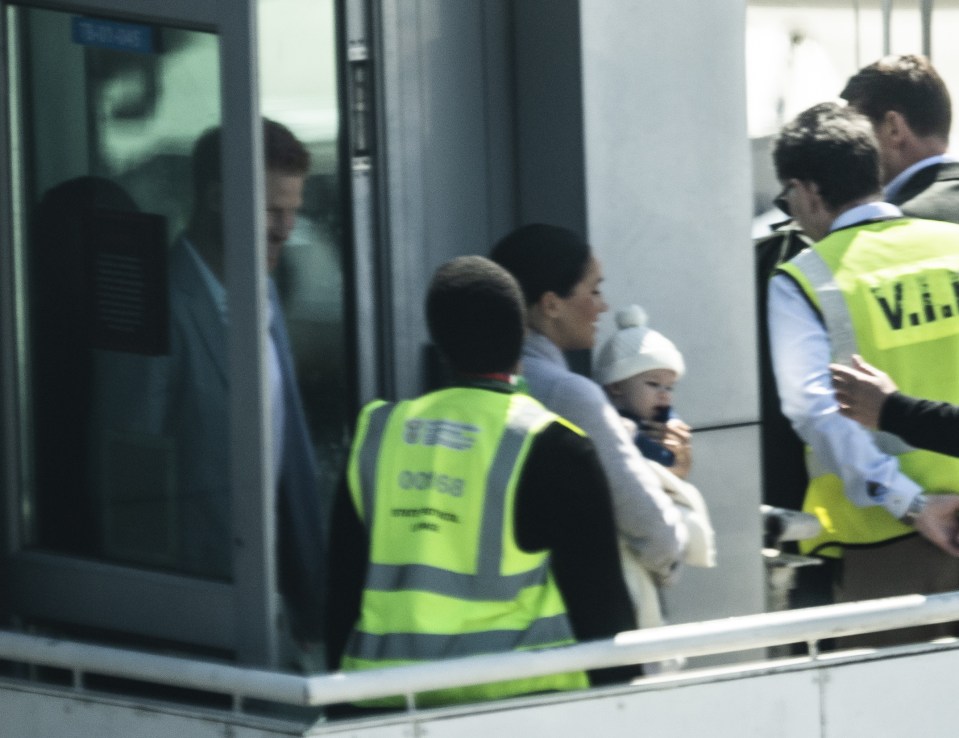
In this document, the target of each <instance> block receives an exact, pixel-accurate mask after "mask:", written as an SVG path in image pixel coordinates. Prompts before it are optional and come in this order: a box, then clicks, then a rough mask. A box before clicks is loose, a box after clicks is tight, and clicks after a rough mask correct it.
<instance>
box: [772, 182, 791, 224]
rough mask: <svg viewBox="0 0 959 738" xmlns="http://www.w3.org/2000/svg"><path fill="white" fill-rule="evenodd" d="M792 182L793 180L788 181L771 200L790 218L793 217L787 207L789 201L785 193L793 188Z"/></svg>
mask: <svg viewBox="0 0 959 738" xmlns="http://www.w3.org/2000/svg"><path fill="white" fill-rule="evenodd" d="M793 184H794V183H793V182H790V183H789V184H788V185H786V186H785V187H783V191H782V192H780V193H779V194H778V195H776V199H775V200H773V205H775V206H776V207H777V208H779V209H780V210H782V211H783V212H784V213H785V214H786V215H788V216H789V217H790V218H791V217H793V214H792V211H791V210H790V208H789V201H788V200H787V199H786V195H788V194H789V190H791V189H792V188H793Z"/></svg>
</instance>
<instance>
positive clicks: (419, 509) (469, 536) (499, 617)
mask: <svg viewBox="0 0 959 738" xmlns="http://www.w3.org/2000/svg"><path fill="white" fill-rule="evenodd" d="M558 419H559V418H558V416H556V415H554V414H553V413H551V412H549V411H548V410H546V408H544V407H543V406H542V405H541V404H540V403H539V402H537V401H536V400H534V399H533V398H531V397H529V396H528V395H525V394H521V393H513V394H508V393H502V392H494V391H489V390H484V389H476V388H453V389H446V390H440V391H438V392H433V393H430V394H427V395H425V396H423V397H420V398H417V399H414V400H409V401H405V402H400V403H398V404H396V405H392V404H388V403H384V402H374V403H371V404H369V405H367V406H366V407H365V408H364V409H363V411H362V412H361V414H360V420H359V423H358V427H357V435H356V439H355V441H354V444H353V448H352V451H351V455H350V461H349V466H348V475H349V476H348V481H349V488H350V494H351V497H352V500H353V504H354V505H355V507H356V510H357V512H358V514H359V517H360V519H361V520H363V522H364V524H365V526H366V528H367V530H368V531H369V536H370V555H369V565H368V570H367V574H366V583H365V587H364V591H363V596H362V602H361V606H360V616H359V619H358V622H357V623H356V626H355V627H354V630H353V632H352V634H351V636H350V639H349V641H348V643H347V646H346V651H345V654H344V657H343V660H342V664H341V666H342V668H343V669H344V670H360V669H371V668H378V667H384V666H390V665H399V664H409V663H418V662H427V661H435V660H439V659H444V658H453V657H457V656H468V655H475V654H481V653H494V652H503V651H514V650H525V649H535V648H543V647H546V646H554V645H563V644H569V643H572V642H573V635H572V631H571V629H570V625H569V620H568V618H567V615H566V607H565V605H564V603H563V598H562V596H561V594H560V592H559V589H558V588H557V586H556V583H555V582H554V580H553V576H552V573H551V571H550V566H549V555H548V553H545V552H540V553H527V552H525V551H523V550H522V549H520V547H519V545H518V544H517V543H516V538H515V535H514V517H513V511H514V500H515V494H516V487H517V482H518V479H519V476H520V473H521V471H522V468H523V464H524V461H525V459H526V456H527V453H528V452H529V448H530V445H531V443H532V440H533V438H534V436H535V435H536V434H537V433H539V432H540V431H541V430H543V429H544V428H545V427H546V426H547V425H549V424H550V423H551V422H553V421H555V420H558ZM586 686H588V681H587V678H586V675H585V674H583V673H572V674H558V675H552V676H545V677H539V678H530V679H518V680H513V681H509V682H499V683H494V684H485V685H477V686H473V687H463V688H456V689H444V690H440V691H436V692H430V693H426V694H422V695H418V696H417V702H418V703H421V704H425V705H431V704H433V705H435V704H449V703H460V702H468V701H474V700H483V699H494V698H499V697H507V696H512V695H520V694H528V693H532V692H542V691H552V690H563V689H576V688H581V687H586ZM363 704H364V705H367V706H399V705H401V704H402V700H401V699H400V698H388V699H384V700H377V701H375V702H365V703H363Z"/></svg>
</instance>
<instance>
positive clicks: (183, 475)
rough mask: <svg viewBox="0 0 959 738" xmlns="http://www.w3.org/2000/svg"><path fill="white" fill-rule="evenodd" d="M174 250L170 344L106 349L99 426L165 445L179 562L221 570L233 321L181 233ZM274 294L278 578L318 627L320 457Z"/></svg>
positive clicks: (227, 518)
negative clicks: (279, 402) (280, 423)
mask: <svg viewBox="0 0 959 738" xmlns="http://www.w3.org/2000/svg"><path fill="white" fill-rule="evenodd" d="M169 259H170V260H169V282H170V349H169V352H168V354H167V355H165V356H159V357H143V356H135V355H132V354H118V353H111V354H110V355H109V356H106V357H104V359H103V362H102V363H101V367H100V371H99V376H98V382H99V384H100V385H101V391H100V393H99V394H100V396H101V397H103V398H105V400H104V401H103V402H102V403H101V408H100V410H101V416H100V418H101V419H100V426H101V432H105V434H106V437H107V438H110V437H114V438H115V437H117V436H118V435H119V436H120V437H122V438H124V439H127V440H131V441H132V442H136V441H137V439H143V442H144V443H146V444H148V445H151V446H152V447H153V448H158V449H163V452H164V453H165V460H164V461H163V462H161V466H162V467H166V468H165V469H164V473H166V474H172V476H173V479H174V483H175V500H176V502H175V504H174V505H173V507H174V509H175V514H174V524H175V526H176V538H177V546H176V549H175V553H174V562H173V566H174V567H175V568H177V569H179V570H182V571H185V572H187V573H192V574H199V575H206V576H213V577H224V578H225V577H228V576H229V575H230V572H231V570H232V550H233V546H232V542H231V538H232V536H231V529H232V514H231V499H232V492H231V489H230V445H229V442H230V438H229V427H230V423H229V420H230V418H229V404H230V386H229V381H228V356H227V327H226V326H225V325H224V322H223V319H222V317H221V316H220V313H219V311H218V308H217V306H216V304H215V303H214V300H213V297H212V295H211V294H210V290H209V288H208V287H207V285H206V284H205V283H204V281H203V276H202V274H201V272H200V270H199V269H198V267H197V263H196V261H195V259H194V257H193V256H192V255H191V254H190V252H189V250H188V248H187V246H186V244H185V242H184V241H183V240H180V241H178V242H177V243H176V244H175V245H174V246H173V248H172V249H171V251H170V257H169ZM269 299H270V304H271V305H272V307H273V316H274V319H273V321H272V322H271V324H270V335H271V336H272V338H273V342H274V345H275V347H276V352H277V356H278V359H279V365H280V374H281V378H282V385H283V406H284V423H285V424H284V433H283V435H284V442H283V449H282V465H281V467H280V472H279V479H278V487H277V516H278V520H279V524H278V528H279V530H278V558H279V563H280V567H279V576H280V586H281V588H282V589H283V591H284V592H285V593H286V594H287V595H288V601H289V603H290V605H291V609H292V611H293V613H292V614H293V616H294V620H295V621H296V623H297V624H298V625H299V626H300V627H299V630H300V631H301V632H302V631H305V630H307V629H309V630H311V631H312V630H315V631H316V632H319V631H320V629H321V628H322V622H321V620H322V604H323V603H322V593H323V588H324V575H325V566H326V562H325V551H326V545H325V531H324V521H323V520H322V512H321V509H322V508H321V504H320V491H319V489H318V485H317V464H316V459H315V456H314V452H313V446H312V442H311V439H310V436H309V432H308V430H307V425H306V420H305V417H304V414H303V408H302V402H301V399H300V393H299V389H298V385H297V381H296V376H295V373H294V368H293V359H292V354H291V351H290V345H289V339H288V337H287V332H286V328H285V326H284V323H283V315H282V311H281V309H280V303H279V299H278V298H277V294H276V290H275V288H274V286H273V284H272V282H271V283H270V293H269ZM170 467H172V469H171V468H170ZM134 473H135V472H134Z"/></svg>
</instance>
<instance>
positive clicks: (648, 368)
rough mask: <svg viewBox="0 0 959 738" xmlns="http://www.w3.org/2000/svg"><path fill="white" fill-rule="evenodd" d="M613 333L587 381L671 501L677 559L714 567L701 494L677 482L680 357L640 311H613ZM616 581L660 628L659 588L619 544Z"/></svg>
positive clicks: (682, 447)
mask: <svg viewBox="0 0 959 738" xmlns="http://www.w3.org/2000/svg"><path fill="white" fill-rule="evenodd" d="M616 323H617V325H618V326H619V330H618V331H617V332H616V333H615V334H614V335H613V336H612V337H611V338H610V339H609V340H608V341H606V343H605V344H604V345H603V347H602V348H601V349H600V351H599V354H598V356H597V359H596V366H595V371H594V378H595V379H596V381H597V382H599V383H600V384H601V385H603V389H604V390H605V391H606V394H607V395H608V396H609V399H610V402H611V403H612V404H613V406H614V407H615V408H616V409H617V410H618V411H619V413H620V415H622V416H623V423H624V424H625V425H626V426H627V428H628V429H629V431H630V432H631V433H632V434H633V436H634V439H635V441H636V445H637V446H638V447H639V450H640V451H641V452H642V453H643V456H645V457H646V458H647V459H649V460H650V461H651V462H653V463H651V464H650V466H651V467H652V469H653V471H654V472H655V473H656V475H657V477H658V478H659V481H660V483H661V484H662V487H663V491H664V492H666V494H667V495H669V497H670V498H671V499H672V501H673V502H674V503H675V504H676V507H677V508H678V509H679V512H680V514H681V515H682V516H683V521H684V522H685V523H686V527H687V529H688V531H689V546H688V548H687V550H686V554H685V557H684V562H685V563H686V564H689V565H691V566H698V567H706V568H709V567H713V566H715V565H716V538H715V532H714V531H713V527H712V523H711V521H710V519H709V511H708V510H707V508H706V503H705V502H704V501H703V498H702V495H701V494H700V493H699V490H697V489H696V488H695V487H694V486H693V485H692V484H690V483H689V482H687V481H685V478H686V476H687V475H688V474H689V467H690V465H691V464H692V450H691V447H690V439H691V433H690V428H689V426H688V425H686V424H685V423H684V422H683V421H681V420H680V419H679V418H676V417H674V416H673V408H672V404H673V386H674V385H675V384H676V382H677V381H678V380H679V378H680V377H682V376H683V374H684V373H685V371H686V367H685V365H684V363H683V357H682V354H680V353H679V350H678V349H677V348H676V346H674V345H673V342H672V341H670V340H669V339H668V338H666V337H665V336H664V335H663V334H661V333H657V332H656V331H654V330H651V329H649V328H647V327H646V311H645V310H643V309H642V308H641V307H640V306H639V305H630V306H629V307H628V308H626V309H625V310H621V311H620V312H619V313H617V314H616ZM619 549H620V558H621V560H622V564H623V576H624V578H625V580H626V585H627V588H628V589H629V593H630V596H631V597H632V598H633V602H634V604H635V605H636V612H637V622H638V624H639V626H640V627H641V628H650V627H657V626H659V625H663V624H664V623H665V620H664V617H663V603H662V595H663V593H662V591H661V588H660V587H659V586H658V585H657V583H656V582H655V581H653V579H652V577H651V576H650V574H649V572H648V571H646V569H645V567H644V566H643V564H642V562H641V561H640V560H639V559H638V557H636V555H635V553H634V552H633V550H632V549H631V548H630V547H629V546H628V545H626V544H625V542H623V541H622V540H621V541H620V544H619ZM681 665H682V660H681V659H680V660H670V661H663V662H657V663H655V664H644V666H643V668H644V669H645V670H646V671H647V673H657V672H662V671H672V670H675V669H677V668H679V667H680V666H681Z"/></svg>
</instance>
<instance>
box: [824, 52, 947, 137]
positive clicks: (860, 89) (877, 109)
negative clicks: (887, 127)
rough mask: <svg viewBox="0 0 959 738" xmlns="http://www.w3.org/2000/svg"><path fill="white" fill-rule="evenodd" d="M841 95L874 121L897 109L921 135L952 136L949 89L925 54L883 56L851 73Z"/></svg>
mask: <svg viewBox="0 0 959 738" xmlns="http://www.w3.org/2000/svg"><path fill="white" fill-rule="evenodd" d="M840 97H842V98H843V99H844V100H846V101H848V102H849V104H850V105H853V106H855V108H856V109H857V110H858V111H859V112H860V113H862V114H863V115H865V116H867V117H868V118H869V119H870V120H872V121H873V122H878V121H880V120H881V119H882V117H883V116H884V115H885V114H886V113H887V112H888V111H890V110H895V111H896V112H898V113H900V114H901V115H902V116H903V117H904V118H905V119H906V122H907V123H908V124H909V127H910V128H912V130H913V131H914V132H915V133H916V134H917V135H919V136H932V135H935V136H941V137H943V138H945V139H948V138H949V128H950V127H951V126H952V104H951V102H950V99H949V90H948V89H946V83H945V82H943V81H942V77H940V76H939V73H938V72H937V71H936V70H935V68H934V67H933V66H932V64H930V63H929V60H928V59H926V57H924V56H919V55H918V54H903V55H892V56H886V57H883V58H882V59H880V60H879V61H877V62H873V63H872V64H870V65H869V66H866V67H863V68H862V69H860V70H859V71H858V72H856V74H854V75H853V76H852V77H850V78H849V81H848V82H846V86H845V88H844V89H843V91H842V92H841V93H840Z"/></svg>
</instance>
